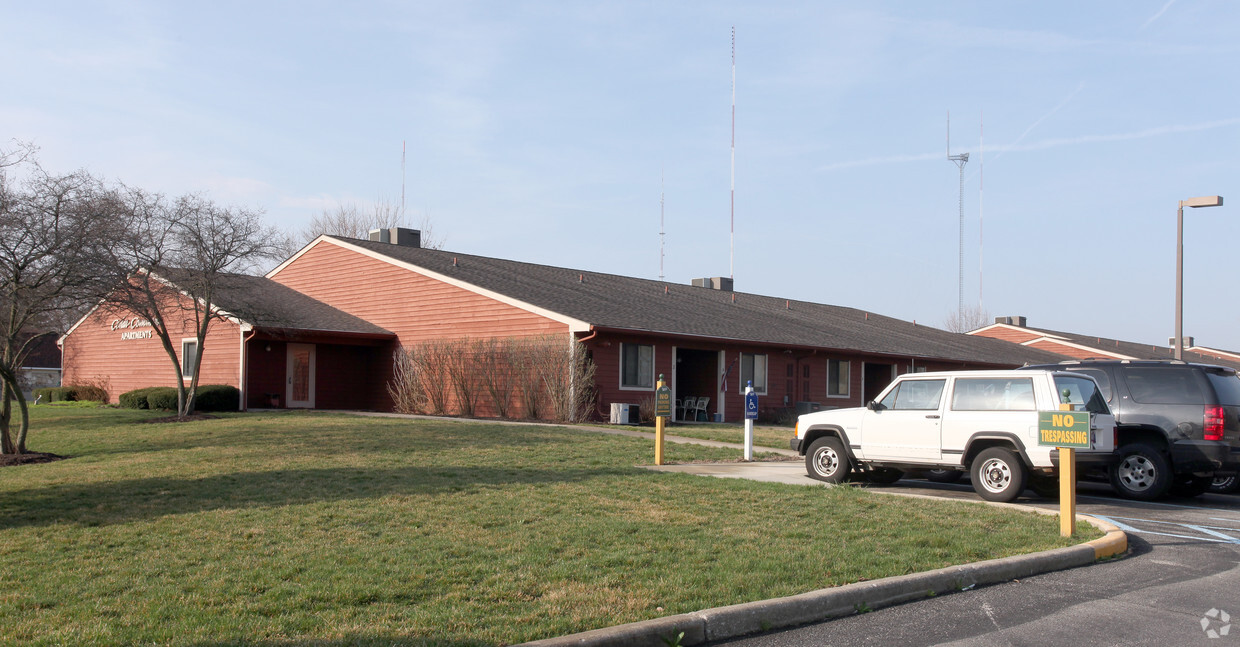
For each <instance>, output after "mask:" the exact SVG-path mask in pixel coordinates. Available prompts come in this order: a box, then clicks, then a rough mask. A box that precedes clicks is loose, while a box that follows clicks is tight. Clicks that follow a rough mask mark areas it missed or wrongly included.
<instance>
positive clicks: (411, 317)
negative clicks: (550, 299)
mask: <svg viewBox="0 0 1240 647" xmlns="http://www.w3.org/2000/svg"><path fill="white" fill-rule="evenodd" d="M271 278H272V279H273V280H275V281H277V282H279V283H283V284H284V285H287V286H289V287H291V288H293V289H294V290H297V291H299V292H302V293H304V294H307V295H309V296H312V297H314V298H315V299H318V300H319V301H322V302H324V303H326V304H328V305H331V306H333V307H336V308H339V309H340V310H343V311H345V312H348V313H349V314H352V315H354V316H357V317H360V318H362V319H365V320H366V321H369V322H371V323H373V324H375V325H378V326H382V327H383V328H386V329H387V330H390V331H392V332H394V333H396V335H397V337H399V339H400V341H401V343H402V344H411V343H414V342H418V341H424V340H427V339H453V338H460V337H518V336H526V335H544V334H549V333H565V334H567V333H568V326H566V325H564V324H562V323H560V322H557V321H553V320H551V319H548V318H547V317H543V316H541V315H537V314H534V313H531V312H528V311H526V310H522V309H521V308H517V307H515V306H510V305H508V304H506V303H501V302H500V301H497V300H495V299H492V298H490V297H486V296H483V295H480V294H477V293H474V292H471V291H469V290H466V289H464V288H458V287H456V286H453V285H449V284H447V283H444V282H442V281H439V280H436V279H432V278H428V277H426V276H424V275H422V274H419V273H417V272H414V271H413V270H409V269H406V268H403V267H398V266H396V265H393V264H391V263H388V262H386V261H382V260H379V259H376V258H373V257H370V256H367V255H365V254H362V253H359V252H355V251H353V250H350V249H345V248H343V247H340V246H339V245H336V244H334V243H330V242H320V243H319V244H318V245H316V246H315V247H314V248H313V249H310V250H308V251H307V252H306V253H305V254H302V255H301V257H299V258H298V259H297V260H295V261H293V262H292V263H290V264H289V265H287V266H286V267H284V268H283V269H282V270H280V272H279V273H278V274H276V275H275V276H273V277H271Z"/></svg>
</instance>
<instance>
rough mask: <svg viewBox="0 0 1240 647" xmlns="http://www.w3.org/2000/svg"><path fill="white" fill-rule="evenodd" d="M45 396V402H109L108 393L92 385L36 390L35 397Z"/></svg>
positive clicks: (50, 387) (51, 387)
mask: <svg viewBox="0 0 1240 647" xmlns="http://www.w3.org/2000/svg"><path fill="white" fill-rule="evenodd" d="M39 396H43V401H45V402H82V401H90V402H107V401H108V392H107V391H106V390H104V389H103V387H99V386H95V385H92V384H79V385H67V386H49V387H46V388H42V389H35V391H34V397H36V398H38V397H39Z"/></svg>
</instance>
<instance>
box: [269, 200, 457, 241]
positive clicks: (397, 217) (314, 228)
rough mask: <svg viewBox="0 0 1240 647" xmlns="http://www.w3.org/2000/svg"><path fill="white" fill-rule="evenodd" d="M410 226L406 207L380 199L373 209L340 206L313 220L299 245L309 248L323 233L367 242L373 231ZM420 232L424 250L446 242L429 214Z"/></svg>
mask: <svg viewBox="0 0 1240 647" xmlns="http://www.w3.org/2000/svg"><path fill="white" fill-rule="evenodd" d="M410 226H411V223H410V222H409V220H408V218H407V217H406V213H405V209H404V207H402V206H401V205H399V204H396V203H395V202H394V201H391V200H384V199H380V200H376V201H375V202H374V204H373V205H371V208H370V209H369V210H367V209H366V208H364V207H361V206H359V205H358V204H357V203H349V204H338V205H336V206H335V207H332V208H328V209H324V210H323V211H322V212H320V213H319V214H318V215H316V216H314V217H313V218H311V219H310V224H309V225H307V226H306V228H305V229H303V230H302V231H301V235H300V237H299V239H300V240H298V241H296V244H298V246H301V245H306V244H308V243H310V241H312V240H314V239H315V238H318V237H319V236H322V235H323V234H327V235H330V236H344V237H346V238H361V239H365V238H366V237H367V235H368V234H369V232H370V230H371V229H390V228H392V227H410ZM418 229H419V231H421V233H422V247H425V248H427V249H441V248H442V247H443V241H441V240H438V239H436V238H435V234H434V231H433V230H432V229H433V228H432V226H431V220H430V216H429V215H424V216H423V217H422V223H421V225H420V226H419V227H418ZM293 251H296V250H293Z"/></svg>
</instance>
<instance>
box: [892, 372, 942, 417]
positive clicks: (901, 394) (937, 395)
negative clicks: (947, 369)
mask: <svg viewBox="0 0 1240 647" xmlns="http://www.w3.org/2000/svg"><path fill="white" fill-rule="evenodd" d="M945 382H946V380H907V381H905V382H901V383H900V384H898V385H896V388H894V389H892V390H891V392H890V393H888V394H887V397H885V398H883V401H882V405H883V408H884V409H894V410H897V411H898V410H900V409H906V410H907V409H918V410H934V409H938V408H939V400H940V399H942V397H943V384H944V383H945Z"/></svg>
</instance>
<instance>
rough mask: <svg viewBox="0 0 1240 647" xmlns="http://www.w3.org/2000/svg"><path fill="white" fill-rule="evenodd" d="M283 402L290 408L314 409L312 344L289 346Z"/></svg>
mask: <svg viewBox="0 0 1240 647" xmlns="http://www.w3.org/2000/svg"><path fill="white" fill-rule="evenodd" d="M286 375H287V380H286V384H287V387H286V390H285V401H286V402H288V406H289V407H290V408H293V407H301V408H309V409H313V408H314V344H289V345H288V367H287V369H286Z"/></svg>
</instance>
